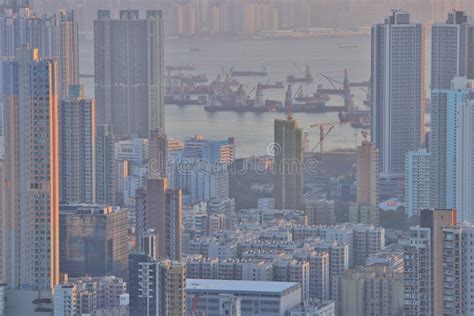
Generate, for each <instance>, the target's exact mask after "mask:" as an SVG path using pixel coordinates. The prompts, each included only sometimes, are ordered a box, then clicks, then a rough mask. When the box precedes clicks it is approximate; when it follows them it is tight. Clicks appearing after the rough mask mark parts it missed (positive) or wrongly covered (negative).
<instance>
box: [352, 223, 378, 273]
mask: <svg viewBox="0 0 474 316" xmlns="http://www.w3.org/2000/svg"><path fill="white" fill-rule="evenodd" d="M352 242H353V263H354V266H364V265H365V264H366V263H367V258H368V257H369V256H371V255H375V254H376V253H377V252H379V251H380V250H381V249H383V248H385V229H384V228H382V227H374V226H367V225H355V226H354V235H353V240H352Z"/></svg>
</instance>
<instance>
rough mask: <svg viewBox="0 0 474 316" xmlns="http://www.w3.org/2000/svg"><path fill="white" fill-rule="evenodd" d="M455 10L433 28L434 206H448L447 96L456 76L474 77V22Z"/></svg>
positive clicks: (432, 154)
mask: <svg viewBox="0 0 474 316" xmlns="http://www.w3.org/2000/svg"><path fill="white" fill-rule="evenodd" d="M470 20H471V18H470V17H468V16H466V14H465V13H464V12H463V11H455V10H453V11H452V12H450V13H449V14H448V19H447V20H446V23H436V24H433V27H432V32H431V33H432V38H431V89H432V91H431V122H430V129H431V130H430V141H429V145H430V148H429V150H430V152H431V181H430V182H431V194H430V195H431V207H435V208H445V207H447V201H446V195H447V187H446V185H447V175H446V170H447V166H446V163H447V160H448V158H447V155H446V153H447V129H448V114H447V112H448V95H447V90H449V89H451V88H453V87H452V80H453V79H454V78H455V77H467V78H468V79H474V70H473V69H472V68H473V67H474V63H473V58H474V46H473V45H474V25H472V24H471V23H470Z"/></svg>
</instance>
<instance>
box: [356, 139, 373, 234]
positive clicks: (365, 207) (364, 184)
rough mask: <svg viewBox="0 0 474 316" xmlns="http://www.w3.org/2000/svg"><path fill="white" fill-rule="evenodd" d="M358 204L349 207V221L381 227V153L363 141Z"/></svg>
mask: <svg viewBox="0 0 474 316" xmlns="http://www.w3.org/2000/svg"><path fill="white" fill-rule="evenodd" d="M356 154H357V178H356V183H357V192H356V194H357V195H356V203H351V204H350V205H349V217H350V218H349V221H350V222H352V223H362V224H369V225H379V222H380V219H379V217H380V216H379V205H378V203H379V151H378V149H377V148H376V147H375V144H374V143H371V142H369V141H363V142H362V144H361V145H360V146H358V147H357V152H356Z"/></svg>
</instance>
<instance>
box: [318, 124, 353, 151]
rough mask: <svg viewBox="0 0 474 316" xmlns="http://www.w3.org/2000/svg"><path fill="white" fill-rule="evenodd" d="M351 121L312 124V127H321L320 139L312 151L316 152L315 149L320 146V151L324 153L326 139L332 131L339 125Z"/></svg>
mask: <svg viewBox="0 0 474 316" xmlns="http://www.w3.org/2000/svg"><path fill="white" fill-rule="evenodd" d="M348 123H349V122H334V123H328V122H325V123H317V124H312V125H311V128H315V127H319V141H318V143H317V144H316V145H315V146H314V147H313V148H312V149H311V152H314V150H315V149H316V148H317V147H318V146H319V153H320V154H321V156H322V154H323V152H324V139H325V138H326V137H327V136H328V135H329V133H331V131H332V130H333V129H334V128H335V127H336V126H337V125H343V124H348Z"/></svg>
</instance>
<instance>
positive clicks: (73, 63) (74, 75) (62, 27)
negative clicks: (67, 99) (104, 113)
mask: <svg viewBox="0 0 474 316" xmlns="http://www.w3.org/2000/svg"><path fill="white" fill-rule="evenodd" d="M53 23H54V33H53V41H52V42H53V44H52V45H53V56H52V57H53V58H55V59H56V60H57V62H58V85H59V87H58V89H59V93H60V96H66V95H67V94H68V93H69V86H70V85H78V84H79V38H78V28H79V27H78V24H77V21H76V16H75V13H74V11H70V12H66V11H59V12H58V13H56V14H55V15H54V16H53Z"/></svg>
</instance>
